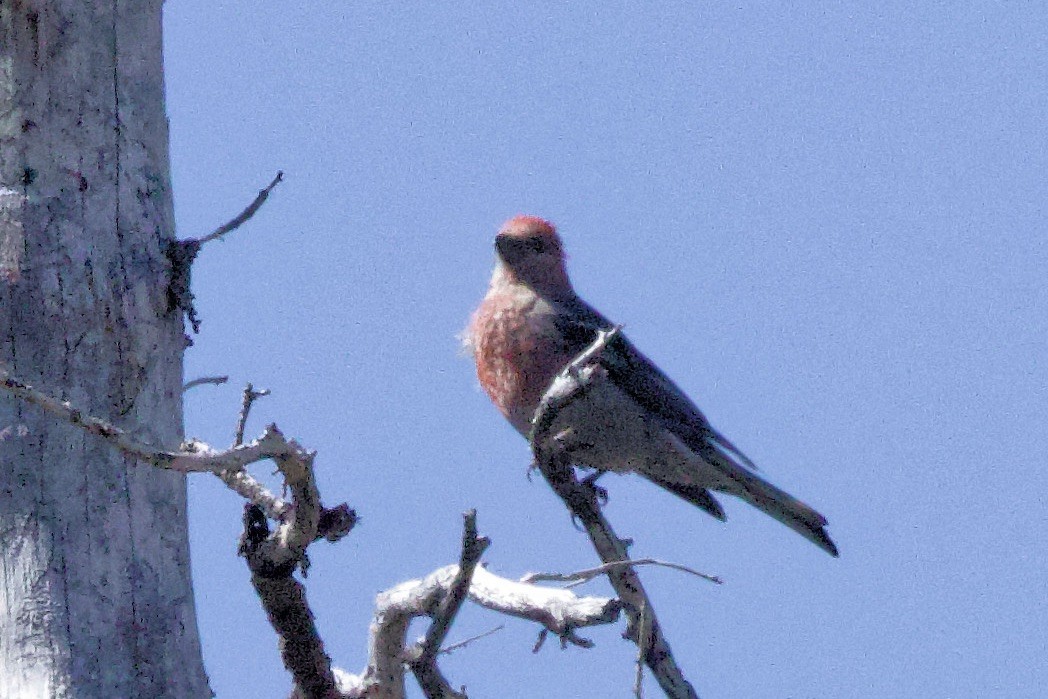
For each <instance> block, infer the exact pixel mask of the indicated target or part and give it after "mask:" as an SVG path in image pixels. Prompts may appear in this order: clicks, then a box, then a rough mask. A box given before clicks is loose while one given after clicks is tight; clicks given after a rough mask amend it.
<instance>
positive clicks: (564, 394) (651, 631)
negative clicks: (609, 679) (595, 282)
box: [531, 327, 698, 699]
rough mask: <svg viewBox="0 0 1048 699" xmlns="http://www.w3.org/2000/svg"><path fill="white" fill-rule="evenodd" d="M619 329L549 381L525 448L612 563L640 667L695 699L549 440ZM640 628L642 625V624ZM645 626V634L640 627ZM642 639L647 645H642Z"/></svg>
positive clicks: (606, 532)
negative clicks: (561, 413) (563, 411)
mask: <svg viewBox="0 0 1048 699" xmlns="http://www.w3.org/2000/svg"><path fill="white" fill-rule="evenodd" d="M618 332H619V327H615V328H612V329H611V330H608V331H602V332H599V333H598V335H597V339H596V340H595V341H594V342H593V344H592V345H590V346H589V347H587V348H586V350H585V351H583V352H582V353H581V354H580V355H579V356H578V357H577V358H576V359H574V360H573V361H572V362H571V363H570V364H569V365H568V366H567V367H565V368H564V369H563V370H562V371H561V372H560V373H559V374H558V375H557V376H556V378H554V380H553V382H552V383H551V384H550V387H549V388H548V389H547V391H546V393H545V395H544V396H543V397H542V402H541V403H540V404H539V407H538V409H537V410H536V411H535V419H534V422H533V427H532V433H531V447H532V452H533V453H534V455H535V462H536V464H538V467H539V469H540V471H541V472H542V475H543V477H544V478H545V479H546V481H547V482H548V483H549V484H550V487H552V488H553V490H554V491H555V492H556V493H557V495H559V496H560V498H561V499H562V500H563V501H564V503H565V504H566V505H567V506H568V508H569V510H570V511H571V513H572V514H573V515H574V516H575V517H576V518H577V519H578V520H579V521H580V522H581V523H582V526H583V527H584V528H585V530H586V533H587V534H588V535H589V537H590V541H592V542H593V547H594V549H595V550H596V551H597V555H599V556H600V558H601V560H602V561H604V563H605V564H609V563H613V564H615V565H613V566H612V567H610V568H608V570H607V571H606V574H607V576H608V581H609V582H610V583H611V585H612V587H613V588H614V589H615V592H616V594H617V595H618V596H619V599H620V600H622V602H623V603H624V604H625V609H626V615H627V618H628V620H629V623H628V624H627V627H626V633H625V635H626V637H627V638H629V639H630V640H632V641H633V642H634V643H636V644H637V646H638V648H639V650H640V652H641V654H642V655H643V657H644V662H645V664H647V666H648V667H649V668H650V669H651V671H652V674H653V675H654V676H655V679H656V680H657V681H658V683H659V686H661V687H662V690H663V692H665V693H666V696H667V697H670V698H671V699H698V695H697V694H696V692H695V689H694V688H693V687H692V686H691V684H690V683H689V682H688V681H687V680H686V679H685V678H684V675H683V673H682V672H681V670H680V668H679V667H678V666H677V663H676V660H675V659H674V657H673V652H672V650H671V649H670V646H669V643H668V642H667V641H666V638H665V637H664V636H663V635H662V628H661V626H660V625H659V622H658V619H657V618H656V616H655V610H654V607H653V606H652V604H651V601H650V600H649V599H648V595H647V593H646V592H645V591H644V586H643V585H642V584H641V582H640V578H639V577H638V575H637V572H636V571H635V570H634V569H633V567H632V566H630V565H628V564H627V563H626V562H627V561H629V555H628V552H627V550H626V543H625V542H624V541H623V540H622V539H620V538H619V537H618V536H617V535H616V534H615V531H614V529H612V527H611V524H609V523H608V521H607V520H606V519H605V518H604V515H603V513H602V512H601V510H600V505H599V504H598V502H597V496H596V493H595V491H594V488H593V487H592V486H589V487H587V486H586V485H584V484H581V483H579V481H578V479H577V478H576V477H575V471H574V469H573V468H572V467H571V460H570V457H569V456H568V455H567V454H566V453H565V451H564V450H563V449H562V448H561V446H560V444H559V443H558V440H557V439H556V435H554V434H552V430H553V425H554V423H555V422H556V417H557V413H558V412H559V411H560V410H561V409H562V408H564V407H565V406H566V405H568V404H569V403H571V402H572V401H575V400H579V399H582V398H583V397H584V396H585V394H586V393H587V391H588V389H589V388H590V387H591V386H592V385H594V384H595V383H596V382H598V381H601V380H603V379H604V376H605V372H604V370H603V367H601V366H600V359H601V355H602V354H603V352H604V349H605V347H607V345H608V344H609V343H610V342H612V341H613V340H614V338H615V337H616V336H617V335H618ZM642 622H644V623H642ZM645 625H650V626H648V629H647V630H646V632H645V633H642V631H644V629H642V626H645ZM646 637H647V638H650V642H646Z"/></svg>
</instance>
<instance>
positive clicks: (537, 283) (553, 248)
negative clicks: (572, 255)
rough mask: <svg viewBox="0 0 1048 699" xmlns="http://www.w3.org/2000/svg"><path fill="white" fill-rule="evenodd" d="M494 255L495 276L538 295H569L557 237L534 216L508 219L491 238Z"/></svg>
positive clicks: (552, 230) (549, 227) (569, 285)
mask: <svg viewBox="0 0 1048 699" xmlns="http://www.w3.org/2000/svg"><path fill="white" fill-rule="evenodd" d="M495 253H496V255H498V259H499V263H500V264H499V269H496V274H499V273H500V272H501V273H503V274H506V275H508V277H509V279H510V281H512V282H515V283H522V284H526V285H528V286H530V287H532V288H533V289H535V290H536V291H538V292H540V293H549V294H553V295H562V294H565V293H572V292H571V283H570V282H569V281H568V272H567V268H566V267H565V265H564V249H563V247H562V245H561V242H560V236H559V235H557V229H556V228H554V227H553V224H552V223H550V222H549V221H546V220H544V219H541V218H539V217H538V216H515V217H514V218H511V219H510V220H508V221H506V223H504V224H503V225H502V228H501V229H499V232H498V235H496V236H495Z"/></svg>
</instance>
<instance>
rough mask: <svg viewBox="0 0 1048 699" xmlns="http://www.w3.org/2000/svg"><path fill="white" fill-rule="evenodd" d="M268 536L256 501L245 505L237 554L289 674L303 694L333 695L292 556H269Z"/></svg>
mask: <svg viewBox="0 0 1048 699" xmlns="http://www.w3.org/2000/svg"><path fill="white" fill-rule="evenodd" d="M272 541H273V539H272V535H271V534H270V531H269V524H268V522H267V521H266V517H265V515H264V514H263V513H262V510H261V509H260V508H258V507H257V506H255V505H247V506H246V507H245V509H244V534H243V536H242V538H241V543H240V553H241V555H243V556H244V557H245V558H246V559H247V561H248V566H249V567H250V568H251V584H252V586H254V588H255V592H256V593H258V597H259V599H260V600H261V602H262V607H263V609H265V612H266V616H267V617H268V618H269V623H270V624H271V625H272V626H273V630H274V631H276V633H277V638H278V639H279V646H280V655H281V658H282V659H283V661H284V666H285V667H286V668H287V669H288V671H289V672H290V673H291V676H292V678H293V679H294V683H295V688H296V691H297V692H298V695H299V696H301V697H303V699H336V698H337V697H340V696H342V695H341V692H339V690H338V688H337V685H336V681H335V674H334V672H333V670H332V668H331V658H329V657H328V655H327V653H326V652H325V651H324V642H323V641H322V640H321V639H320V634H319V633H317V627H316V624H315V623H314V621H313V612H312V611H311V610H310V608H309V602H308V601H307V600H306V591H305V589H304V588H303V587H302V585H301V583H299V582H298V581H297V580H295V578H294V577H293V576H292V572H293V571H294V568H295V563H297V561H294V560H290V561H284V560H273V559H271V557H270V556H268V555H267V554H266V551H267V549H271V548H272V546H270V545H269V544H271V542H272Z"/></svg>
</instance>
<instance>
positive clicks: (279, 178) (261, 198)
mask: <svg viewBox="0 0 1048 699" xmlns="http://www.w3.org/2000/svg"><path fill="white" fill-rule="evenodd" d="M283 181H284V173H283V172H282V171H280V172H277V175H276V177H274V178H273V181H272V182H270V183H269V184H268V185H266V186H265V187H264V188H263V189H261V190H260V191H259V193H258V196H257V197H255V200H254V201H253V202H251V203H250V204H248V205H247V208H246V209H244V210H243V211H241V212H240V213H239V214H237V215H236V216H235V217H234V218H233V219H232V220H230V221H229V222H228V223H225V224H223V225H221V226H219V227H218V228H216V229H215V230H214V231H212V232H211V233H208V234H207V235H205V236H204V237H203V238H200V239H199V241H198V242H199V243H200V244H201V245H203V244H204V243H209V242H211V241H212V240H217V239H219V238H221V237H222V236H224V235H225V234H226V233H230V232H232V231H235V230H236V229H237V228H240V227H241V226H242V225H244V224H245V223H247V221H248V220H249V219H250V218H251V217H252V216H254V215H255V212H257V211H258V210H259V209H260V208H261V207H262V205H263V204H265V203H266V199H268V198H269V193H270V192H272V191H273V188H274V187H276V186H277V185H278V184H280V183H281V182H283Z"/></svg>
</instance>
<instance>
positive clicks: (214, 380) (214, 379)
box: [182, 376, 229, 393]
mask: <svg viewBox="0 0 1048 699" xmlns="http://www.w3.org/2000/svg"><path fill="white" fill-rule="evenodd" d="M226 381H229V377H228V376H201V377H200V378H199V379H193V380H192V381H188V382H186V384H185V385H184V386H182V393H185V392H186V391H188V390H189V389H191V388H196V387H197V386H202V385H203V384H213V385H215V386H220V385H222V384H224V383H225V382H226Z"/></svg>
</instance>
